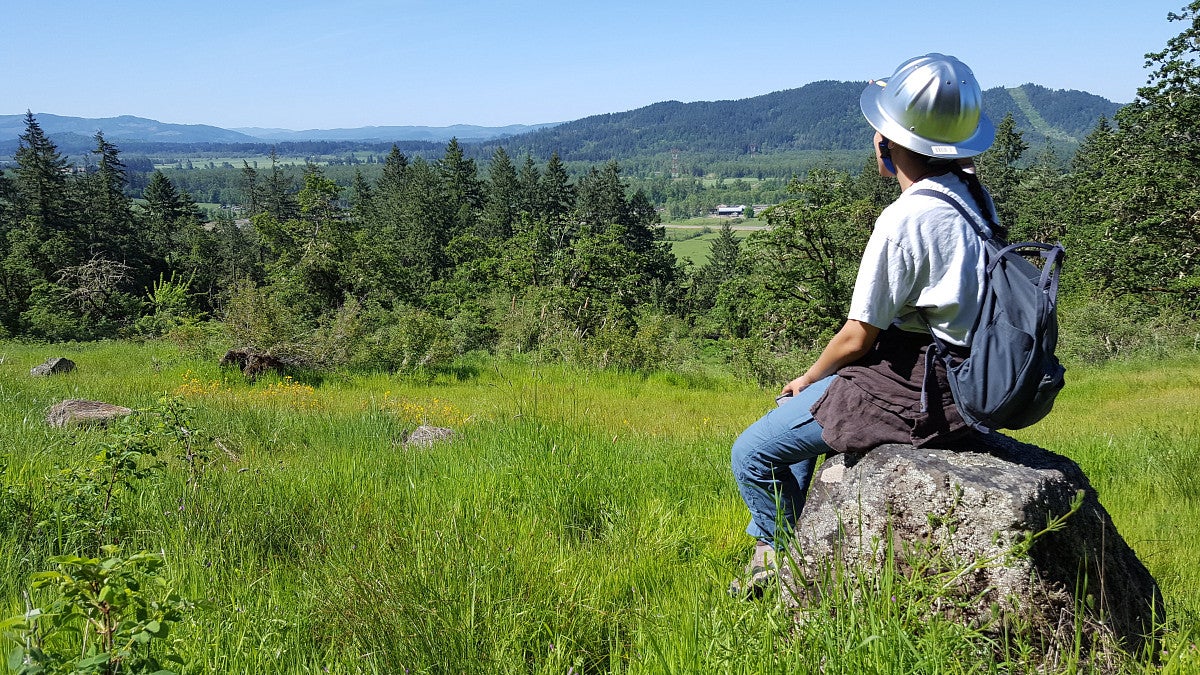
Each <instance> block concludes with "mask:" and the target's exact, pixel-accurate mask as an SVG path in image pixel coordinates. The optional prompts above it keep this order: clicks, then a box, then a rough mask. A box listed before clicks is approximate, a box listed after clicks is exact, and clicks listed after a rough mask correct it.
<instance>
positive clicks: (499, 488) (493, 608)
mask: <svg viewBox="0 0 1200 675" xmlns="http://www.w3.org/2000/svg"><path fill="white" fill-rule="evenodd" d="M50 356H66V357H68V358H71V359H72V360H74V361H75V362H76V363H77V364H78V369H77V370H76V371H75V372H73V373H70V374H66V375H61V376H55V377H51V378H32V377H30V375H29V369H30V368H31V367H33V366H34V365H37V364H38V363H41V362H42V361H43V360H44V359H46V358H47V357H50ZM1069 376H1070V384H1069V386H1068V388H1067V389H1066V390H1065V391H1064V393H1063V394H1062V396H1061V397H1060V403H1059V404H1058V406H1057V408H1056V410H1055V412H1054V413H1053V414H1052V415H1051V416H1050V417H1049V418H1048V419H1047V420H1045V421H1044V422H1042V423H1040V424H1038V425H1037V426H1035V427H1033V428H1031V429H1028V430H1025V431H1023V432H1021V433H1020V434H1017V435H1018V436H1019V437H1020V438H1021V439H1022V440H1026V441H1031V442H1035V443H1038V444H1039V445H1042V446H1044V447H1047V448H1050V449H1052V450H1055V451H1057V452H1060V453H1061V454H1064V455H1067V456H1069V457H1071V458H1073V459H1075V460H1076V461H1078V462H1079V463H1080V464H1081V465H1082V466H1083V467H1084V469H1085V471H1086V472H1087V473H1088V475H1089V476H1090V478H1091V480H1092V482H1093V484H1094V485H1095V486H1096V488H1097V490H1098V491H1099V494H1100V498H1101V501H1102V503H1104V505H1105V506H1106V507H1107V508H1108V510H1109V511H1110V512H1111V513H1112V515H1113V518H1114V521H1115V522H1116V524H1117V527H1118V529H1119V530H1120V531H1121V532H1122V534H1123V535H1124V537H1125V538H1126V539H1127V540H1128V541H1129V543H1130V544H1131V545H1132V546H1133V548H1134V549H1135V550H1136V551H1137V552H1138V554H1139V556H1140V557H1141V559H1142V560H1143V561H1144V562H1145V563H1146V564H1147V566H1148V567H1149V568H1150V570H1151V572H1152V573H1153V574H1154V575H1155V577H1156V578H1157V579H1158V581H1159V583H1160V584H1161V585H1162V588H1163V591H1164V594H1165V596H1166V599H1167V603H1168V611H1169V613H1170V618H1171V620H1172V622H1171V623H1170V624H1169V625H1168V633H1167V639H1166V641H1165V643H1164V645H1165V648H1166V649H1167V651H1168V654H1167V656H1166V657H1165V658H1164V659H1163V660H1162V661H1161V662H1160V663H1158V664H1153V663H1149V662H1147V661H1145V660H1138V659H1131V660H1130V661H1129V662H1127V663H1125V664H1123V666H1122V671H1124V672H1138V673H1143V672H1172V673H1186V672H1197V669H1200V661H1197V659H1198V658H1200V657H1198V656H1197V653H1196V649H1195V646H1194V641H1195V636H1196V631H1197V629H1198V628H1200V562H1197V561H1200V538H1197V537H1196V535H1195V523H1196V522H1197V520H1200V499H1198V497H1200V422H1197V419H1200V358H1197V357H1196V356H1194V355H1192V356H1183V357H1180V358H1177V359H1175V360H1172V361H1170V362H1146V361H1143V362H1136V363H1125V364H1117V365H1112V366H1108V367H1105V368H1096V369H1083V368H1072V369H1071V371H1070V373H1069ZM771 394H772V392H768V391H765V390H761V389H759V388H757V387H755V386H752V385H749V384H746V383H743V382H738V381H735V380H733V379H721V378H719V377H714V376H698V375H688V374H666V373H664V374H654V375H634V374H620V373H613V372H596V371H586V370H577V369H573V368H567V367H562V366H554V365H534V364H521V363H507V362H506V363H498V362H490V361H475V362H471V363H467V364H464V365H463V367H462V368H459V369H457V370H456V371H455V373H454V374H453V375H450V374H447V375H439V376H437V377H434V378H420V379H415V380H413V379H409V380H406V379H402V378H396V377H392V376H388V375H382V374H379V375H349V374H340V375H327V376H324V377H313V378H311V379H310V378H301V379H300V380H293V379H287V378H284V379H280V378H273V377H272V378H264V379H263V380H260V381H259V382H257V383H255V384H248V383H246V382H245V381H244V380H243V379H242V377H241V375H240V374H238V373H236V372H227V371H221V370H219V369H218V368H217V367H216V366H215V364H213V363H208V362H200V361H197V360H195V359H192V358H190V357H186V356H181V355H180V354H179V353H178V351H177V350H176V349H175V348H174V347H172V346H170V345H166V344H159V343H151V344H145V345H134V344H128V343H101V344H94V345H53V346H50V345H27V344H17V343H4V342H0V446H2V447H3V448H4V449H3V451H0V452H2V454H0V458H2V459H0V466H3V467H6V470H5V471H4V472H3V473H2V474H0V479H2V482H0V500H3V499H5V498H7V499H8V500H9V502H8V505H9V506H10V507H12V506H13V505H15V504H26V508H29V509H32V510H33V511H36V513H37V514H39V516H38V517H41V515H42V514H44V513H47V512H51V511H53V510H54V508H55V507H54V505H53V504H51V503H49V502H51V501H52V500H53V499H54V498H55V497H56V496H60V493H61V490H62V488H61V485H62V480H61V476H62V475H63V474H62V473H61V470H62V469H64V468H76V469H78V468H80V467H86V466H88V465H89V463H90V462H94V461H95V460H94V459H93V458H94V457H95V455H96V452H97V448H98V447H100V446H101V445H102V444H103V443H105V442H107V440H106V439H108V438H109V436H108V434H107V433H106V432H103V431H99V430H74V431H72V430H66V431H64V430H60V429H52V428H49V427H48V426H47V425H46V424H45V423H44V421H43V416H44V414H45V411H46V409H47V408H48V407H49V406H50V405H52V404H53V403H55V402H57V401H60V400H62V399H65V398H72V397H78V398H88V399H98V400H105V401H108V402H112V403H118V404H122V405H126V406H129V407H132V408H139V409H141V408H148V407H153V406H155V405H156V402H157V401H158V400H159V398H160V397H162V396H164V395H168V396H176V397H179V398H180V399H181V400H182V401H183V402H184V403H185V404H186V406H187V407H188V408H190V410H191V413H190V414H191V418H192V421H191V425H192V426H193V427H194V428H196V429H197V430H199V431H198V432H197V433H196V434H195V435H194V436H191V437H190V438H194V439H202V438H206V437H208V436H211V437H214V438H216V439H217V441H218V445H216V446H213V447H214V448H215V449H213V450H212V451H211V454H210V455H208V456H207V459H206V461H205V462H203V463H202V464H201V466H202V468H204V470H203V471H202V472H200V471H197V470H189V466H192V467H195V466H197V465H196V464H194V463H193V464H191V465H189V464H188V463H187V462H186V461H185V460H186V457H184V456H183V453H182V452H181V451H180V450H178V449H176V450H171V451H167V452H166V453H164V455H163V456H162V457H160V459H163V460H164V461H165V462H166V464H165V469H164V470H163V471H162V472H160V473H157V474H155V475H152V476H149V477H147V478H144V479H141V480H140V481H139V484H138V485H137V486H136V488H131V489H128V490H125V491H124V492H122V493H118V496H117V499H116V501H114V502H113V504H114V507H119V516H120V517H119V521H118V522H117V524H116V525H113V526H112V528H113V529H112V530H111V531H112V532H114V533H115V532H120V534H121V543H122V544H123V546H124V547H125V549H126V550H128V551H135V550H147V551H155V552H162V553H163V554H164V556H165V561H166V566H165V568H164V571H163V577H164V578H166V579H168V580H169V582H170V583H171V584H172V585H173V586H174V587H176V588H177V589H178V590H179V591H180V593H181V594H182V595H183V596H184V597H186V598H190V599H192V600H195V601H198V602H199V604H198V605H197V606H196V607H195V608H194V609H192V610H191V611H190V612H188V613H187V615H186V616H185V617H184V618H183V619H181V620H180V621H179V622H178V623H177V624H176V625H175V627H174V628H173V629H172V632H171V633H170V638H169V639H170V640H176V641H177V643H176V649H177V651H178V652H179V654H180V655H181V656H183V657H184V658H185V660H186V661H187V663H188V664H189V665H188V666H187V668H185V669H184V671H185V672H196V673H207V672H237V673H320V672H336V673H356V672H371V673H404V672H410V673H560V674H561V673H601V672H618V673H766V672H779V673H783V672H839V673H863V672H881V673H884V672H886V673H913V672H919V673H1012V672H1030V671H1031V670H1032V668H1031V667H1030V666H1029V665H1028V664H1022V663H1007V664H1006V663H1000V662H996V661H995V659H994V657H993V656H992V652H991V651H990V648H989V643H988V642H987V639H986V638H985V637H983V636H981V635H980V634H978V633H977V632H971V631H968V630H965V629H959V628H955V627H953V626H952V625H951V624H946V623H944V622H936V621H934V622H927V621H924V620H923V619H921V618H920V617H921V615H920V613H919V612H913V611H900V612H897V611H896V610H895V604H896V603H881V605H882V607H877V606H876V604H873V603H872V602H869V601H867V600H869V597H868V598H863V597H861V596H860V597H859V599H858V600H853V601H852V600H851V599H850V598H843V599H842V601H841V602H842V604H840V605H837V610H836V611H831V612H830V613H829V616H828V617H824V618H823V617H817V618H816V619H814V620H811V621H810V622H808V623H805V624H803V625H802V626H801V625H797V624H796V623H795V622H794V621H793V617H792V615H791V614H790V613H789V612H788V611H786V610H785V609H783V608H782V607H781V606H780V605H778V604H777V603H775V602H771V601H764V602H744V601H737V600H734V599H731V598H729V597H728V596H727V595H726V592H725V590H726V588H727V585H728V583H729V581H730V579H732V578H733V577H734V576H735V575H736V574H737V573H738V572H739V570H740V568H741V566H742V565H743V564H744V563H745V561H746V559H747V556H748V553H749V549H750V546H751V543H752V542H751V541H750V540H749V539H748V538H747V537H745V536H744V535H743V534H742V529H743V528H744V526H745V519H746V514H745V512H744V507H743V505H742V504H741V501H740V498H739V496H738V493H737V490H736V489H735V486H734V483H733V479H732V477H731V476H730V475H729V467H728V461H729V460H728V452H729V446H730V444H731V442H732V441H733V439H734V437H735V436H736V435H737V434H738V433H739V432H740V431H741V430H742V429H743V428H744V427H745V426H746V425H747V424H749V423H750V422H751V421H753V420H754V419H755V418H757V417H758V416H759V415H760V414H762V413H763V412H764V411H766V410H767V409H768V408H769V407H770V406H771V405H772V404H773V403H772V400H771ZM421 423H429V424H434V425H440V426H448V427H451V428H454V429H455V431H456V436H455V437H454V439H453V440H452V441H451V442H449V443H440V444H435V445H433V446H430V447H415V446H406V445H405V444H404V437H405V434H406V432H408V431H411V430H412V429H413V428H415V427H416V426H417V425H418V424H421ZM193 459H194V458H193ZM55 476H59V477H60V478H58V479H56V478H55ZM55 480H58V483H56V482H55ZM56 485H58V487H55V486H56ZM56 490H58V492H57V493H56ZM5 495H7V497H5ZM21 495H25V496H27V497H29V496H32V499H31V500H29V501H25V502H22V501H20V500H19V499H18V497H20V496H21ZM77 496H78V495H77ZM78 498H79V499H84V498H85V497H78ZM4 509H5V503H4V502H3V501H0V516H4V515H5V513H6V512H5V510H4ZM60 511H61V509H60ZM8 518H9V521H8V522H4V520H2V519H0V619H2V618H3V617H8V616H14V615H18V614H20V613H22V612H24V611H25V609H26V607H25V599H24V596H23V593H24V592H25V591H26V590H28V588H29V579H30V575H31V574H32V573H34V572H37V571H40V570H43V569H50V568H52V567H53V566H52V565H51V564H50V563H49V562H48V560H47V556H48V555H49V554H51V553H52V552H53V549H54V548H55V546H56V545H61V543H62V542H68V543H69V542H70V541H71V540H70V539H69V537H67V536H66V535H64V534H63V532H62V531H61V528H60V530H59V531H58V532H54V531H48V530H47V529H46V528H44V527H43V528H41V529H39V528H37V527H32V528H31V522H30V521H31V520H33V518H32V517H29V518H23V517H22V513H21V512H19V511H14V510H13V509H11V508H10V511H9V514H8ZM59 522H60V523H61V522H62V520H61V519H60V520H59ZM69 522H70V521H68V523H69ZM118 526H119V527H118ZM56 542H58V543H57V544H56ZM897 583H898V584H899V583H900V582H897ZM914 588H915V587H908V586H905V587H898V588H896V589H892V590H891V594H892V595H897V596H899V597H901V598H905V599H912V600H911V601H912V602H913V603H915V604H918V605H919V603H920V602H924V601H925V600H924V599H923V598H924V596H921V595H920V594H919V593H917V591H918V590H920V589H915V590H914ZM906 589H907V590H906ZM45 593H46V591H44V590H43V591H38V592H35V593H34V595H33V596H32V597H33V601H35V602H37V601H40V599H44V597H45ZM885 594H886V593H885ZM836 600H837V599H836V598H835V599H832V600H830V602H833V601H836ZM889 605H890V606H891V609H889V608H888V606H889ZM910 608H911V607H909V609H910ZM10 632H11V631H10ZM74 639H76V640H77V639H78V638H74ZM64 641H65V642H69V640H67V639H65V638H64ZM65 642H64V643H60V645H61V644H65ZM12 646H14V643H6V644H5V651H8V649H9V648H11V647H12ZM18 665H19V664H18ZM10 667H15V666H12V665H10ZM1049 671H1052V672H1081V671H1080V670H1079V666H1078V664H1076V665H1075V666H1072V665H1071V664H1070V663H1068V664H1066V665H1063V666H1061V667H1060V668H1055V669H1049ZM1049 671H1048V672H1049Z"/></svg>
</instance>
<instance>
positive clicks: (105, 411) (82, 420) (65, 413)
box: [46, 398, 133, 427]
mask: <svg viewBox="0 0 1200 675" xmlns="http://www.w3.org/2000/svg"><path fill="white" fill-rule="evenodd" d="M132 413H133V411H132V410H130V409H129V408H126V407H124V406H119V405H113V404H111V403H104V402H103V401H86V400H84V399H78V398H72V399H67V400H65V401H61V402H59V403H55V404H54V405H53V406H51V408H50V411H49V412H48V413H46V424H49V425H50V426H52V427H65V426H67V425H71V424H80V425H83V424H98V425H104V424H108V423H109V422H110V421H112V420H114V419H117V418H118V417H124V416H126V415H129V414H132Z"/></svg>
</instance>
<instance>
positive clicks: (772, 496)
mask: <svg viewBox="0 0 1200 675" xmlns="http://www.w3.org/2000/svg"><path fill="white" fill-rule="evenodd" d="M834 377H836V376H835V375H830V376H829V377H827V378H825V379H823V380H821V381H819V382H816V383H815V384H812V385H811V386H809V387H808V388H807V389H805V390H804V391H801V392H800V393H799V394H798V395H797V396H793V397H791V398H789V399H786V400H785V401H784V403H783V405H781V406H779V407H778V408H776V409H774V410H772V411H771V412H769V413H767V414H766V415H763V417H762V418H761V419H759V420H758V421H757V422H755V423H754V424H751V425H750V426H749V428H747V429H746V430H745V431H743V432H742V435H740V436H738V438H737V440H736V441H734V442H733V461H732V465H733V477H734V480H736V481H737V485H738V491H739V492H741V493H742V500H743V501H745V502H746V507H747V508H749V509H750V525H748V526H747V527H746V534H749V535H750V536H752V537H754V538H756V539H758V540H759V541H762V542H765V543H767V544H771V545H772V546H774V547H775V548H782V547H783V546H784V545H785V544H786V541H782V540H783V539H786V537H787V536H788V534H789V533H790V532H791V530H792V528H793V527H794V526H795V524H796V519H797V518H798V517H799V516H800V511H801V510H803V509H804V500H805V499H806V497H807V494H808V484H809V483H810V482H812V475H813V468H814V465H815V463H816V458H817V457H819V456H821V455H823V454H825V453H827V452H831V450H830V448H829V446H828V445H826V444H825V441H824V440H823V439H822V438H821V431H822V429H821V425H820V424H819V423H818V422H817V421H816V420H815V419H813V416H812V413H810V412H809V411H808V409H809V408H811V407H812V405H813V404H814V403H816V402H817V399H818V398H820V397H821V394H824V393H825V389H826V388H827V387H828V386H829V383H830V382H832V381H833V378H834ZM778 528H783V531H778ZM777 537H778V539H780V541H777Z"/></svg>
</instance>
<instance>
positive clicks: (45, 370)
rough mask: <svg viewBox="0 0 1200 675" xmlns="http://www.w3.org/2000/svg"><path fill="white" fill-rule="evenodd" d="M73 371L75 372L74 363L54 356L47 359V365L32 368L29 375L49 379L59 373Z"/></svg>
mask: <svg viewBox="0 0 1200 675" xmlns="http://www.w3.org/2000/svg"><path fill="white" fill-rule="evenodd" d="M72 370H75V362H74V361H72V360H71V359H68V358H64V357H62V356H54V357H51V358H48V359H46V361H45V363H42V364H41V365H37V366H34V367H33V368H30V369H29V374H30V375H32V376H34V377H48V376H50V375H58V374H59V373H69V372H71V371H72Z"/></svg>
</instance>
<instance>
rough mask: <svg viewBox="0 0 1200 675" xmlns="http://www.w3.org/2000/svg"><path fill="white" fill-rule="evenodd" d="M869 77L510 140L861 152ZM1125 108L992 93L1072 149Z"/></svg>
mask: <svg viewBox="0 0 1200 675" xmlns="http://www.w3.org/2000/svg"><path fill="white" fill-rule="evenodd" d="M865 85H866V83H865V82H833V81H823V82H814V83H812V84H808V85H805V86H803V87H800V88H798V89H789V90H786V91H779V92H775V93H772V94H767V95H765V96H757V97H754V98H748V99H743V100H739V101H715V102H698V103H679V102H677V101H668V102H665V103H656V104H654V105H651V106H647V107H645V108H639V109H637V110H632V111H630V112H624V113H613V114H608V115H596V116H593V117H586V118H584V119H581V120H576V121H574V122H568V123H566V124H562V125H559V126H557V127H553V128H551V129H545V130H541V131H536V132H533V133H530V134H525V135H522V136H518V137H516V138H512V139H508V140H506V141H505V145H506V147H507V148H508V149H509V151H510V152H512V153H517V154H521V153H525V152H529V153H532V154H533V155H534V156H539V157H544V156H549V154H550V153H552V152H557V153H559V155H560V156H561V157H562V158H563V159H565V160H572V161H590V162H602V161H607V160H609V159H613V158H622V159H624V158H631V157H637V156H640V155H654V154H661V153H668V152H671V151H672V150H680V151H684V152H688V153H714V152H719V153H724V154H727V155H734V156H737V155H751V154H756V153H757V154H768V153H778V152H785V151H795V150H809V151H829V150H859V149H861V148H862V147H863V144H864V136H870V134H869V133H867V132H866V131H864V126H863V124H862V114H861V113H860V112H859V109H858V98H859V95H860V94H861V93H862V89H863V87H864V86H865ZM1119 107H1120V106H1119V105H1118V104H1116V103H1113V102H1111V101H1108V100H1107V99H1104V98H1101V97H1099V96H1095V95H1092V94H1088V93H1085V92H1080V91H1062V90H1051V89H1047V88H1045V87H1040V86H1038V85H1034V84H1025V85H1022V86H1021V87H1019V88H1016V89H1011V90H1010V89H1003V88H995V89H989V90H988V91H986V92H984V109H985V111H986V112H987V113H988V114H989V115H990V116H992V118H993V119H996V120H1000V119H1002V118H1003V117H1004V116H1005V115H1007V114H1010V113H1011V114H1012V115H1013V118H1014V120H1015V121H1016V124H1017V130H1018V131H1021V132H1022V133H1024V134H1026V135H1027V136H1028V137H1029V141H1030V142H1033V143H1035V144H1036V145H1039V146H1040V145H1042V144H1043V143H1044V140H1043V137H1044V136H1050V137H1051V138H1053V139H1054V140H1056V141H1059V142H1060V144H1062V145H1065V147H1064V148H1063V149H1064V150H1066V151H1068V152H1070V151H1073V150H1074V148H1075V146H1077V145H1078V143H1079V142H1080V141H1081V140H1082V139H1083V138H1084V137H1085V136H1087V134H1088V133H1090V132H1091V130H1092V128H1093V127H1094V126H1095V125H1096V122H1097V121H1098V120H1099V119H1100V118H1101V117H1107V118H1111V117H1112V116H1113V115H1114V114H1115V113H1116V111H1117V109H1118V108H1119Z"/></svg>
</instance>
